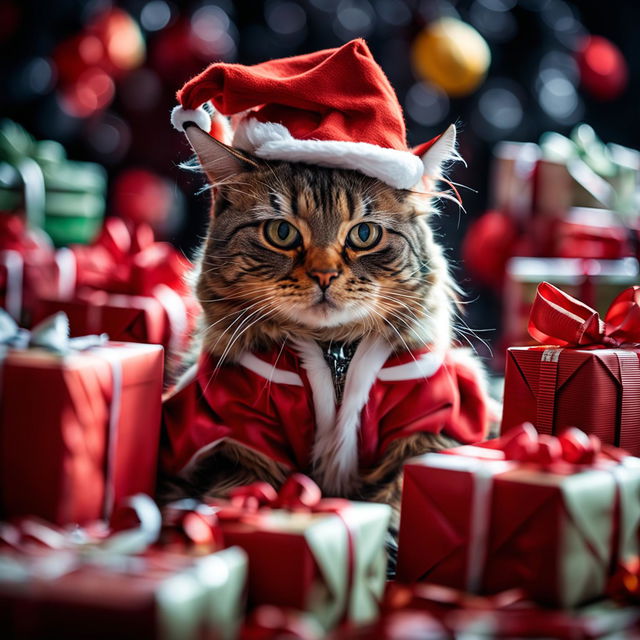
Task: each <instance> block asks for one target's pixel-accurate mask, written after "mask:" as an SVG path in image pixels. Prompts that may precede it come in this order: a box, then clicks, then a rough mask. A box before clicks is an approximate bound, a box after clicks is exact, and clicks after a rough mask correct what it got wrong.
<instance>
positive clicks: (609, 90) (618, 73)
mask: <svg viewBox="0 0 640 640" xmlns="http://www.w3.org/2000/svg"><path fill="white" fill-rule="evenodd" d="M577 61H578V67H579V69H580V81H581V83H582V86H583V87H584V88H585V89H586V90H587V91H588V92H589V93H590V94H591V95H592V96H593V97H595V98H598V99H599V100H614V99H615V98H617V97H618V96H619V95H620V94H621V93H622V92H623V91H624V90H625V89H626V87H627V83H628V80H629V70H628V67H627V62H626V60H625V59H624V56H623V55H622V52H621V51H620V49H618V47H617V46H616V45H615V44H613V42H611V41H610V40H607V39H606V38H603V37H602V36H588V37H587V38H585V39H584V40H583V41H582V44H581V47H580V48H579V50H578V52H577Z"/></svg>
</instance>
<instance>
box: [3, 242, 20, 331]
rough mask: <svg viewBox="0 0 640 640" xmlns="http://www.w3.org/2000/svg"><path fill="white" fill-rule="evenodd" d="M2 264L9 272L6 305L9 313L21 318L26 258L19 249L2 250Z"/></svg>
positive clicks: (15, 317) (13, 316)
mask: <svg viewBox="0 0 640 640" xmlns="http://www.w3.org/2000/svg"><path fill="white" fill-rule="evenodd" d="M0 264H3V265H4V268H5V269H6V272H7V286H6V293H5V298H4V306H5V309H6V310H7V313H9V315H10V316H11V317H12V318H13V319H14V320H19V319H20V314H21V312H22V283H23V280H24V258H23V257H22V255H21V254H20V253H19V252H18V251H11V250H6V251H0Z"/></svg>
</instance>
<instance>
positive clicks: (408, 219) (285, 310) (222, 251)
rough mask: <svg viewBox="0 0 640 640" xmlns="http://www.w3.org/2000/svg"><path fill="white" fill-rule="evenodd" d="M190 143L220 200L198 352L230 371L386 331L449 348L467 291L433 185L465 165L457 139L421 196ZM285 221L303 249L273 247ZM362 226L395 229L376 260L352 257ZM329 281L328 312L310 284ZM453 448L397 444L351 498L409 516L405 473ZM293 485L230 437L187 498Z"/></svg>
mask: <svg viewBox="0 0 640 640" xmlns="http://www.w3.org/2000/svg"><path fill="white" fill-rule="evenodd" d="M187 136H188V138H189V141H190V143H191V145H192V147H193V148H194V150H195V151H196V154H197V156H198V159H199V162H200V165H201V166H202V169H203V170H204V172H205V173H206V174H207V176H208V178H209V180H210V181H211V183H212V185H213V186H214V190H215V198H214V201H213V205H212V211H211V221H210V225H209V231H208V235H207V238H206V240H205V243H204V245H203V247H202V249H201V253H200V257H199V262H198V269H197V272H196V292H197V296H198V299H199V301H200V303H201V304H202V308H203V322H202V328H201V335H200V339H199V343H198V348H201V349H204V350H206V351H208V352H209V353H211V354H213V355H215V356H218V357H220V356H222V357H223V358H224V360H225V361H226V362H231V361H233V360H234V358H236V357H237V356H238V354H240V353H241V352H243V351H246V350H260V349H263V348H269V347H273V345H274V344H275V345H280V344H282V343H283V342H284V341H287V340H289V341H291V340H293V339H295V338H296V337H303V338H307V339H311V340H315V341H318V342H321V343H328V342H331V341H343V342H351V341H357V340H361V339H362V338H363V337H365V336H367V335H371V334H375V335H378V336H381V337H383V338H384V339H385V340H387V341H388V342H389V344H391V345H392V346H393V349H394V350H395V351H403V350H408V349H415V348H419V347H422V346H424V345H425V344H432V345H436V346H437V347H439V348H448V347H449V346H451V344H452V342H453V339H454V338H453V330H452V319H453V310H454V305H455V298H456V294H455V292H456V289H455V285H454V283H453V281H452V279H451V277H450V275H449V271H448V266H447V261H446V259H445V257H444V255H443V251H442V248H441V247H440V245H439V244H438V243H437V242H436V240H435V238H434V234H433V232H432V230H431V229H430V227H429V224H428V221H429V217H430V215H431V214H432V213H433V208H434V203H433V196H434V195H435V194H434V193H433V189H434V187H435V180H436V179H437V178H438V177H439V175H440V171H441V167H442V164H443V162H446V161H447V160H450V159H452V158H453V157H455V129H454V128H450V129H449V130H448V131H447V133H446V134H445V135H444V136H443V137H442V138H441V139H440V140H439V141H438V142H437V143H436V144H435V145H434V147H432V149H431V150H430V151H429V152H427V154H426V155H425V157H424V158H423V161H424V164H425V175H426V176H427V177H426V179H425V181H424V184H423V185H420V188H416V190H415V191H408V190H397V189H393V188H391V187H389V186H387V185H386V184H384V183H383V182H381V181H379V180H376V179H374V178H369V177H366V176H364V175H362V174H360V173H358V172H355V171H343V170H335V169H326V168H320V167H313V166H309V165H304V164H291V163H287V162H265V161H263V160H259V159H258V158H256V157H253V156H251V155H249V154H247V153H244V152H240V151H238V150H235V149H233V148H231V147H227V146H225V145H223V144H221V143H219V142H217V141H214V140H213V139H212V138H210V137H209V136H208V135H207V134H205V133H203V132H202V131H201V130H200V129H198V128H197V127H193V126H192V127H189V128H188V129H187ZM275 217H281V218H283V219H286V220H288V221H290V222H292V223H293V224H294V225H295V226H296V227H297V228H298V230H299V231H300V233H301V234H302V239H303V242H304V247H303V248H302V249H300V250H295V251H291V250H280V249H277V248H274V247H273V246H270V245H269V244H268V242H266V240H265V238H264V231H263V225H264V223H265V221H267V220H271V219H273V218H275ZM359 220H363V221H366V222H372V223H376V224H379V225H381V226H382V227H383V229H384V231H383V238H382V240H381V241H380V243H379V244H378V245H377V246H376V247H374V248H373V249H371V250H365V251H360V252H358V251H353V250H352V249H350V248H348V247H346V246H345V236H346V234H347V233H348V231H349V229H350V228H351V227H352V226H353V225H354V224H355V223H356V222H357V221H359ZM322 271H332V272H335V273H338V274H339V275H338V276H337V277H335V280H334V281H332V282H331V284H330V286H329V288H328V289H327V292H328V293H327V295H328V296H329V300H330V304H327V303H324V304H322V303H318V300H319V299H320V296H321V295H322V294H321V292H320V287H319V284H318V281H317V279H315V278H314V277H312V276H311V275H310V274H312V273H315V272H322ZM330 305H333V306H330ZM452 444H454V441H452V440H451V439H450V438H447V437H445V436H442V435H434V434H426V433H418V434H416V435H413V436H411V437H409V438H405V439H402V440H396V441H394V442H393V443H392V444H391V445H390V447H389V449H388V450H387V452H386V454H385V457H384V460H382V461H381V463H380V465H379V466H378V467H377V468H375V469H371V470H369V471H367V472H366V473H365V474H363V475H362V476H361V477H360V478H359V479H358V481H357V482H356V483H354V485H353V486H351V487H349V489H348V490H347V491H346V492H345V493H346V495H347V496H348V497H352V498H360V499H367V500H374V501H381V502H387V503H390V504H393V505H396V506H397V504H398V500H399V491H400V484H401V467H402V463H403V462H404V461H405V460H406V459H407V458H409V457H411V456H415V455H417V454H421V453H424V452H426V451H431V450H437V449H441V448H443V447H446V446H451V445H452ZM327 464H330V461H328V462H327ZM286 474H287V470H286V469H285V468H284V467H283V466H282V465H280V464H278V463H277V462H275V461H273V460H270V459H269V458H267V457H265V456H262V455H260V454H259V453H257V452H254V451H252V450H250V449H248V448H246V447H243V446H240V445H237V444H235V443H233V442H231V441H228V440H227V441H225V442H223V443H221V444H220V445H218V446H217V447H216V448H215V449H214V450H213V452H212V453H211V455H210V456H209V457H207V458H206V459H205V460H202V461H200V463H199V466H198V467H197V468H196V469H195V471H194V472H193V474H192V476H191V477H190V478H189V479H188V480H189V484H190V488H189V491H191V492H193V493H195V494H209V495H218V496H219V495H225V494H227V493H228V491H229V489H231V488H232V487H234V486H240V485H244V484H247V483H249V482H251V481H254V480H265V481H267V482H270V483H271V484H273V485H274V486H276V487H278V486H279V485H280V484H281V483H282V482H283V480H284V479H285V477H286Z"/></svg>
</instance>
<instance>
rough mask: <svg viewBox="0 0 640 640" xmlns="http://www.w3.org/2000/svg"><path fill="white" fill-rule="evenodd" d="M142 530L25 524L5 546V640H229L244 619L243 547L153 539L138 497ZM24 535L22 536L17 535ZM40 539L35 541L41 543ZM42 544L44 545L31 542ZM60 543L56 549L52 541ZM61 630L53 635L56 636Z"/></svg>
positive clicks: (155, 519) (152, 512) (147, 503)
mask: <svg viewBox="0 0 640 640" xmlns="http://www.w3.org/2000/svg"><path fill="white" fill-rule="evenodd" d="M130 502H131V503H132V504H134V505H135V507H136V510H137V511H139V512H146V514H144V513H143V514H142V518H141V521H140V523H139V525H138V526H137V527H135V528H131V529H127V530H123V531H118V532H116V533H111V534H109V535H107V536H106V537H105V536H102V537H96V536H95V535H93V534H92V532H91V530H83V529H77V528H76V529H73V530H71V529H70V530H62V531H60V530H57V529H56V528H55V527H51V526H50V525H46V524H44V523H39V522H36V521H33V520H25V521H23V522H22V523H21V526H20V528H17V529H16V530H14V532H13V535H11V536H8V535H6V529H7V525H4V532H5V535H4V536H3V537H4V539H5V541H6V540H7V539H11V541H12V543H13V544H12V547H13V548H11V549H8V548H7V545H6V544H5V547H4V548H3V549H0V568H1V570H0V627H1V628H2V630H3V634H4V637H11V638H14V639H16V640H36V639H39V638H44V637H47V638H51V637H56V638H65V639H72V638H78V639H80V638H82V639H84V638H89V637H90V638H95V639H96V640H97V639H102V638H104V639H105V640H107V639H108V640H112V639H113V638H118V639H120V638H132V639H133V638H135V639H136V640H145V639H149V640H156V639H159V640H171V639H176V640H178V639H179V640H202V639H203V638H207V639H210V640H232V639H233V638H235V637H236V636H237V631H238V628H239V625H240V622H241V620H242V613H243V608H244V587H245V580H246V571H247V560H246V555H245V554H244V552H243V551H242V550H240V549H238V548H237V547H231V548H228V549H225V550H222V551H218V552H214V553H207V554H205V555H192V554H189V553H184V552H183V553H177V552H171V551H166V550H164V549H163V548H161V547H158V546H157V545H155V546H154V542H155V540H156V538H157V535H158V529H159V523H160V515H159V513H158V511H157V508H156V507H155V505H154V503H153V501H152V500H151V499H150V498H148V497H146V496H134V497H133V498H132V499H131V501H130ZM20 534H22V535H20ZM34 536H35V538H34ZM35 539H38V542H39V543H40V544H39V546H36V545H34V540H35ZM47 541H48V542H49V543H51V542H54V546H53V548H52V547H51V546H49V545H47V544H46V542H47ZM54 630H55V631H54Z"/></svg>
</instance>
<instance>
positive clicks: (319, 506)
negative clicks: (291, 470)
mask: <svg viewBox="0 0 640 640" xmlns="http://www.w3.org/2000/svg"><path fill="white" fill-rule="evenodd" d="M258 505H261V506H260V507H258ZM218 515H219V517H220V520H221V526H222V532H223V536H224V540H225V542H226V543H227V544H232V545H237V546H239V547H241V548H242V549H244V550H245V551H246V553H247V555H248V557H249V586H248V600H249V605H250V606H256V605H274V606H278V607H285V608H293V609H297V610H299V611H306V612H308V613H311V614H313V615H314V617H315V618H316V619H317V620H318V621H319V622H320V623H321V624H322V625H323V626H324V627H325V628H326V629H329V628H331V627H332V626H333V625H335V624H336V623H338V622H339V621H341V620H348V621H350V622H352V623H354V624H361V623H364V622H368V621H370V620H372V619H375V617H376V616H377V613H378V603H379V600H380V598H381V596H382V592H383V590H384V584H385V578H386V563H387V560H386V553H385V548H384V540H385V535H386V532H387V527H388V525H389V520H390V516H391V510H390V507H389V506H388V505H382V504H373V503H359V502H349V501H346V500H337V501H336V500H321V499H320V489H319V488H318V487H317V486H316V485H315V484H313V482H312V481H311V480H310V479H309V478H306V477H302V478H300V476H299V475H297V474H295V475H294V476H292V477H291V479H290V480H289V481H287V483H285V485H284V486H283V488H282V490H281V491H280V494H276V493H275V491H274V490H273V489H272V488H271V487H270V485H264V483H261V485H250V486H249V487H244V488H242V489H239V490H236V491H234V493H233V497H232V501H231V506H226V507H224V506H223V507H222V508H221V510H220V511H219V513H218Z"/></svg>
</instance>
